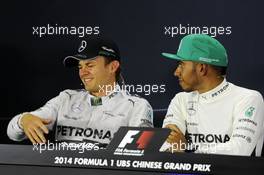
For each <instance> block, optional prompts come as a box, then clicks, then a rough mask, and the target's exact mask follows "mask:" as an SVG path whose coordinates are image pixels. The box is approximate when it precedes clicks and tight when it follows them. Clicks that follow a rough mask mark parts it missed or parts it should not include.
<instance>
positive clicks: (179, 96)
mask: <svg viewBox="0 0 264 175" xmlns="http://www.w3.org/2000/svg"><path fill="white" fill-rule="evenodd" d="M196 94H197V93H196V92H178V93H177V94H176V95H175V96H174V97H173V98H172V101H174V100H177V101H178V100H180V101H182V100H185V99H188V98H189V97H190V96H194V95H196Z"/></svg>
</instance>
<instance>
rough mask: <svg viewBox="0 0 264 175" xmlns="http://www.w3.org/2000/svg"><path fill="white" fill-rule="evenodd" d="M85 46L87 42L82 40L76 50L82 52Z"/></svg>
mask: <svg viewBox="0 0 264 175" xmlns="http://www.w3.org/2000/svg"><path fill="white" fill-rule="evenodd" d="M86 46H87V42H86V41H85V40H82V42H81V44H80V47H79V49H78V51H79V52H82V51H83V50H84V49H85V48H86Z"/></svg>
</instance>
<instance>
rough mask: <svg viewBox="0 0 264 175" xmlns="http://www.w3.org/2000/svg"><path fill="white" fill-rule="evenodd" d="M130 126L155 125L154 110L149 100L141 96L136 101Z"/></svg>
mask: <svg viewBox="0 0 264 175" xmlns="http://www.w3.org/2000/svg"><path fill="white" fill-rule="evenodd" d="M137 98H139V97H137ZM128 126H135V127H153V110H152V107H151V106H150V104H149V103H148V101H147V100H145V99H142V98H141V99H139V100H135V101H134V104H133V109H132V111H131V113H130V119H129V122H128Z"/></svg>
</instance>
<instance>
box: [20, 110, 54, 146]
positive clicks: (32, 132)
mask: <svg viewBox="0 0 264 175" xmlns="http://www.w3.org/2000/svg"><path fill="white" fill-rule="evenodd" d="M50 122H51V120H49V119H42V118H40V117H37V116H35V115H32V114H24V115H23V116H22V118H21V120H20V124H21V126H22V128H23V129H24V132H25V134H26V136H27V137H28V138H29V140H30V141H31V142H32V143H33V144H36V143H46V139H45V136H44V134H43V133H45V134H48V133H49V130H48V128H47V127H46V126H45V125H47V124H49V123H50Z"/></svg>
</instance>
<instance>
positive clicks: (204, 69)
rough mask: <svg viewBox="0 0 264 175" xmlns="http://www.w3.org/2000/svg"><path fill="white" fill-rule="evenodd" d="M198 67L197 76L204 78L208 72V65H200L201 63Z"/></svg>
mask: <svg viewBox="0 0 264 175" xmlns="http://www.w3.org/2000/svg"><path fill="white" fill-rule="evenodd" d="M198 66H199V68H198V71H199V74H200V75H201V76H205V75H207V72H208V65H207V64H202V63H200V64H199V65H198Z"/></svg>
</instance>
